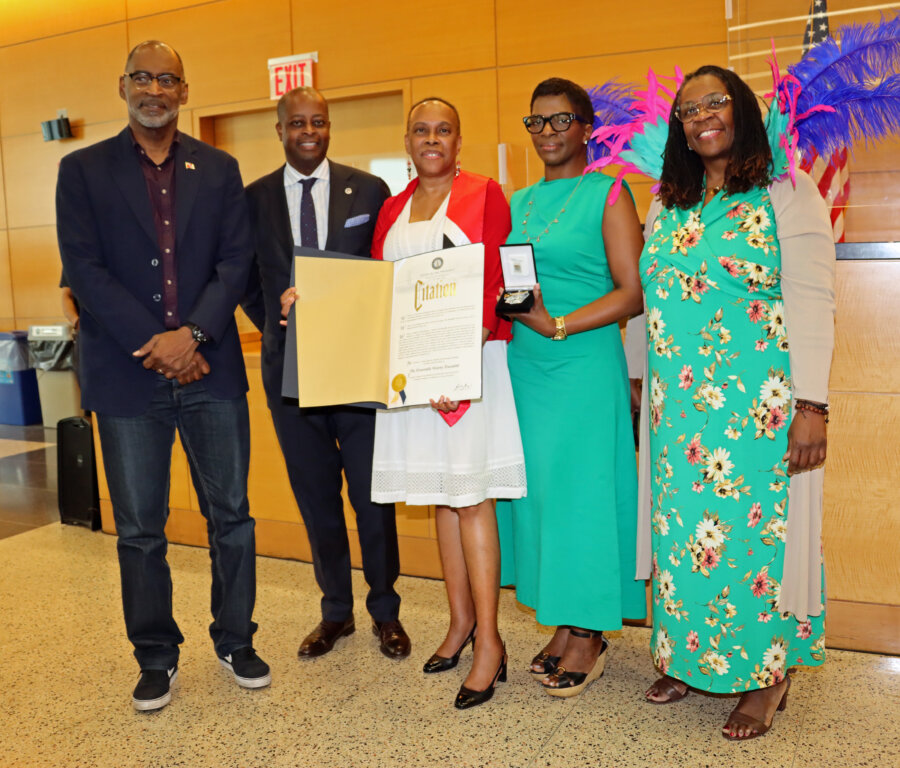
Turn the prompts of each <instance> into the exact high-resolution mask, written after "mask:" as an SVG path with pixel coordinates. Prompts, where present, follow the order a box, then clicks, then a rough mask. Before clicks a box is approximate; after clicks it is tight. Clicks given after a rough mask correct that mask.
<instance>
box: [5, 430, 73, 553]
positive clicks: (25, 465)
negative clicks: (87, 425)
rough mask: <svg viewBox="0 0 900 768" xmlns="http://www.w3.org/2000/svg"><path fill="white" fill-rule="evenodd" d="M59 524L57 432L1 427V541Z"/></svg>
mask: <svg viewBox="0 0 900 768" xmlns="http://www.w3.org/2000/svg"><path fill="white" fill-rule="evenodd" d="M52 522H59V511H58V506H57V499H56V430H55V429H44V428H43V427H41V426H33V427H13V426H7V425H0V539H2V538H5V537H6V536H14V535H15V534H17V533H22V532H24V531H29V530H31V529H32V528H36V527H38V526H40V525H46V524H47V523H52Z"/></svg>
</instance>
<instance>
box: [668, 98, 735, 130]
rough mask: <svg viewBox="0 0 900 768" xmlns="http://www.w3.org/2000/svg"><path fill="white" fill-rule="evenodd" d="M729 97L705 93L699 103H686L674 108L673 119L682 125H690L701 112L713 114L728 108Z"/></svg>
mask: <svg viewBox="0 0 900 768" xmlns="http://www.w3.org/2000/svg"><path fill="white" fill-rule="evenodd" d="M730 101H731V96H729V95H728V94H727V93H707V94H706V96H704V97H703V98H702V99H700V101H697V102H695V101H688V102H686V103H685V104H679V105H678V106H676V107H675V117H677V118H678V119H679V120H681V122H682V123H692V122H694V120H696V119H697V118H698V117H700V113H701V112H703V111H706V112H709V113H710V114H714V113H716V112H721V111H722V110H723V109H725V107H727V106H728V102H730Z"/></svg>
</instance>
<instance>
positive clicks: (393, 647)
mask: <svg viewBox="0 0 900 768" xmlns="http://www.w3.org/2000/svg"><path fill="white" fill-rule="evenodd" d="M372 634H373V635H375V636H376V637H377V638H378V642H379V646H380V647H381V652H382V653H383V654H384V655H385V656H387V657H388V658H389V659H405V658H406V657H407V656H409V651H410V649H411V648H412V644H411V643H410V642H409V635H407V634H406V630H405V629H403V625H402V624H401V623H400V622H399V621H376V622H374V623H373V624H372Z"/></svg>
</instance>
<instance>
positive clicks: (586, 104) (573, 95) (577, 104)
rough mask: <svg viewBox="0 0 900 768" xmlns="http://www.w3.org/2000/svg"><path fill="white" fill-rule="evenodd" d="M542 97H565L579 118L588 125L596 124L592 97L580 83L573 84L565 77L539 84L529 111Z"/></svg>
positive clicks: (532, 97)
mask: <svg viewBox="0 0 900 768" xmlns="http://www.w3.org/2000/svg"><path fill="white" fill-rule="evenodd" d="M541 96H565V97H566V98H567V99H568V100H569V104H571V105H572V110H573V111H574V112H575V114H576V115H578V117H580V118H581V119H582V120H584V121H585V122H587V124H588V125H593V124H594V105H593V104H592V103H591V97H590V96H588V92H587V91H586V90H584V88H582V87H581V86H580V85H578V83H573V82H572V81H571V80H566V79H565V78H563V77H551V78H550V79H549V80H544V81H543V82H541V83H538V86H537V88H535V89H534V92H533V93H532V94H531V104H530V105H529V109H533V108H534V102H535V101H537V99H539V98H540V97H541Z"/></svg>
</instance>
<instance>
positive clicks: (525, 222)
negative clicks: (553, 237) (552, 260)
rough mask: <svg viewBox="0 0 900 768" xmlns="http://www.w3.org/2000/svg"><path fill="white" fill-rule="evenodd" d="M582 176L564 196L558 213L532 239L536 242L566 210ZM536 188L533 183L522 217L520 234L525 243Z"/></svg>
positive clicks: (529, 240) (582, 176) (527, 239)
mask: <svg viewBox="0 0 900 768" xmlns="http://www.w3.org/2000/svg"><path fill="white" fill-rule="evenodd" d="M584 177H585V174H581V178H580V179H578V183H577V184H576V185H575V189H573V190H572V191H571V192H570V193H569V196H568V197H567V198H566V202H564V203H563V207H562V208H560V209H559V213H557V214H556V216H555V217H554V218H553V220H552V221H551V222H550V223H549V224H548V225H547V226H546V227H545V228H544V231H543V232H541V234H539V235H538V236H537V237H536V238H535V240H534V241H535V242H536V243H539V242H541V238H542V237H543V236H544V235H546V234H547V233H548V232H549V231H550V227H552V226H553V225H554V224H556V223H557V222H558V221H559V217H560V216H562V215H563V214H564V213H565V212H566V206H567V205H568V204H569V201H570V200H571V199H572V196H573V195H574V194H575V193H576V192H577V191H578V187H580V186H581V182H582V180H583V179H584ZM536 189H537V184H535V185H534V187H533V188H532V190H531V200H529V201H528V210H526V211H525V218H524V219H522V234H523V235H525V242H526V243H530V242H531V235H529V234H528V217H529V216H531V211H532V209H533V206H534V193H535V190H536Z"/></svg>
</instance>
